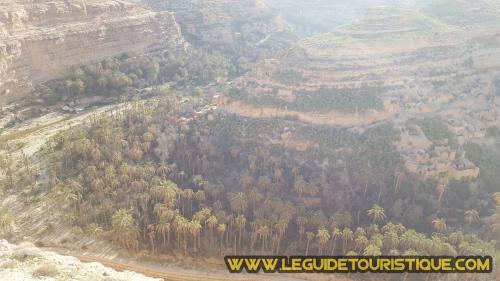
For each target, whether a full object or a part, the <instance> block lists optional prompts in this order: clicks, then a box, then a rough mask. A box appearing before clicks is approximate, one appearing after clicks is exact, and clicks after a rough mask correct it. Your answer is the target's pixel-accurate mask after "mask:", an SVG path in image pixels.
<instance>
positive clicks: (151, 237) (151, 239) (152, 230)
mask: <svg viewBox="0 0 500 281" xmlns="http://www.w3.org/2000/svg"><path fill="white" fill-rule="evenodd" d="M147 230H148V237H149V242H150V243H151V252H153V253H154V252H155V239H156V231H155V230H156V228H155V226H154V225H152V224H151V225H148V228H147Z"/></svg>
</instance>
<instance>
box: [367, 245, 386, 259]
mask: <svg viewBox="0 0 500 281" xmlns="http://www.w3.org/2000/svg"><path fill="white" fill-rule="evenodd" d="M363 255H364V256H380V255H382V252H381V251H380V248H379V247H378V246H376V245H373V244H370V245H368V246H367V247H366V248H365V250H364V251H363Z"/></svg>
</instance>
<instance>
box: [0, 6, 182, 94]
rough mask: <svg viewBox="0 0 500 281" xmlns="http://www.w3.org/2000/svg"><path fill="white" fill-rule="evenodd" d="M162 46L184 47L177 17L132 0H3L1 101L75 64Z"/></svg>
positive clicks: (0, 14)
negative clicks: (145, 6) (151, 9)
mask: <svg viewBox="0 0 500 281" xmlns="http://www.w3.org/2000/svg"><path fill="white" fill-rule="evenodd" d="M162 47H166V48H172V49H180V48H183V47H184V42H183V39H182V36H181V34H180V28H179V26H178V25H177V23H176V21H175V18H174V16H173V15H172V14H171V13H168V12H160V13H158V12H153V11H150V10H148V9H145V8H144V7H142V6H140V5H139V4H137V3H134V2H131V1H124V0H101V1H99V0H70V1H62V0H52V1H49V0H36V1H27V0H6V1H2V2H0V103H5V102H8V101H11V100H13V99H16V98H18V97H21V96H23V95H25V94H26V93H27V92H29V91H30V89H31V88H32V85H33V84H35V83H39V82H42V81H45V80H48V79H52V78H56V77H59V76H62V75H65V74H66V73H67V70H68V68H70V67H72V66H74V65H79V64H84V63H88V62H92V61H97V60H100V59H103V58H105V57H108V56H114V55H118V54H121V53H125V52H136V51H137V52H142V51H146V50H152V49H155V48H162Z"/></svg>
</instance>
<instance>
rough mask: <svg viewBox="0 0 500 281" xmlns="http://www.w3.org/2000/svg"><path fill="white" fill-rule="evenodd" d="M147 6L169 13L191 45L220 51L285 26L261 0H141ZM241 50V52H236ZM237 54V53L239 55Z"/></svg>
mask: <svg viewBox="0 0 500 281" xmlns="http://www.w3.org/2000/svg"><path fill="white" fill-rule="evenodd" d="M143 1H144V2H146V3H147V4H148V5H150V6H152V7H154V8H156V9H160V10H167V11H171V12H173V13H174V14H175V17H176V19H177V21H178V22H179V24H180V25H181V27H182V31H183V34H184V35H185V36H186V38H187V39H190V40H191V42H194V43H196V44H201V45H209V46H211V47H215V48H217V49H220V50H222V51H224V52H227V51H228V46H232V45H234V44H238V43H241V42H246V43H249V44H254V43H256V42H257V41H259V40H261V39H263V38H264V37H266V36H267V35H268V34H271V33H273V32H276V31H280V30H282V29H284V28H285V27H286V24H285V23H284V21H282V20H281V18H279V17H277V16H276V14H277V13H276V11H273V10H271V9H270V8H269V7H268V6H267V5H266V4H264V3H263V1H255V0H231V1H229V0H162V1H160V0H143ZM240 51H241V50H240ZM240 55H241V54H240Z"/></svg>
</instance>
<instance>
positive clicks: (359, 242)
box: [354, 235, 369, 251]
mask: <svg viewBox="0 0 500 281" xmlns="http://www.w3.org/2000/svg"><path fill="white" fill-rule="evenodd" d="M368 243H369V241H368V238H366V236H364V235H359V236H358V237H356V239H355V240H354V249H356V250H357V251H361V250H363V249H365V248H366V246H368Z"/></svg>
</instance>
